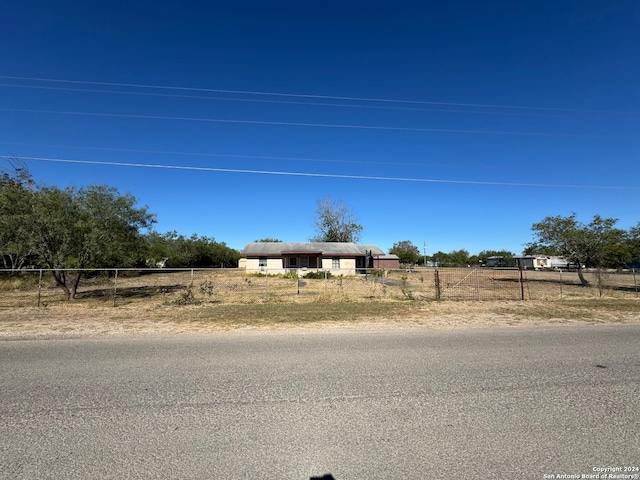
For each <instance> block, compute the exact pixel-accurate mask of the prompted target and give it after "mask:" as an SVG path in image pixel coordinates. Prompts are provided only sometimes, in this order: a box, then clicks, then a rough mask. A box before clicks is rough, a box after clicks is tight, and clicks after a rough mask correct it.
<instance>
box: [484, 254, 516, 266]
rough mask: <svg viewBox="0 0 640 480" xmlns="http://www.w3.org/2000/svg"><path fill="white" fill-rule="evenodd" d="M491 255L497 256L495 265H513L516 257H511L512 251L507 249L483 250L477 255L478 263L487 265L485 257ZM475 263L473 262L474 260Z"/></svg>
mask: <svg viewBox="0 0 640 480" xmlns="http://www.w3.org/2000/svg"><path fill="white" fill-rule="evenodd" d="M491 257H494V258H495V257H499V260H498V262H497V265H496V266H497V267H515V266H516V259H515V258H513V253H511V252H509V251H507V250H483V251H482V252H480V253H479V254H478V255H477V261H478V263H482V264H483V265H487V259H488V258H491ZM474 263H475V262H474Z"/></svg>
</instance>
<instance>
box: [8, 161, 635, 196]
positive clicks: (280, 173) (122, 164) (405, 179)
mask: <svg viewBox="0 0 640 480" xmlns="http://www.w3.org/2000/svg"><path fill="white" fill-rule="evenodd" d="M0 158H3V159H7V160H21V161H25V162H28V161H39V162H54V163H71V164H85V165H103V166H118V167H137V168H155V169H168V170H192V171H204V172H218V173H242V174H253V175H278V176H294V177H316V178H338V179H348V180H374V181H388V182H414V183H432V184H459V185H480V186H502V187H532V188H565V189H589V190H634V191H635V190H640V187H622V186H606V185H562V184H548V183H521V182H485V181H477V180H444V179H427V178H412V177H383V176H374V175H343V174H331V173H313V172H291V171H271V170H250V169H237V168H216V167H197V166H185V165H162V164H152V163H132V162H105V161H97V160H77V159H68V158H46V157H25V156H12V155H0Z"/></svg>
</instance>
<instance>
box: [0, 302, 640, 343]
mask: <svg viewBox="0 0 640 480" xmlns="http://www.w3.org/2000/svg"><path fill="white" fill-rule="evenodd" d="M283 308H286V307H283ZM347 310H348V309H347V308H345V311H347ZM339 311H340V309H338V312H339ZM284 312H285V310H282V315H280V316H278V314H277V311H276V312H275V313H274V312H269V314H268V316H265V317H264V318H260V317H259V316H254V317H253V318H247V317H251V316H250V315H240V316H239V318H241V319H239V318H238V317H235V318H231V319H229V318H223V317H222V316H221V315H220V312H219V311H218V310H215V309H211V308H207V307H202V306H197V305H193V306H183V307H180V308H178V307H164V308H160V309H158V308H154V309H141V308H140V307H131V308H127V307H121V308H109V307H101V308H86V307H84V306H82V305H69V306H64V307H56V308H53V309H52V308H24V307H23V308H16V309H3V310H0V340H11V339H37V338H73V337H87V336H89V337H105V336H116V335H176V334H205V333H220V332H234V333H242V332H256V331H264V332H269V331H283V330H287V331H290V332H321V331H341V330H344V331H363V332H365V331H387V330H398V329H437V330H451V329H470V328H471V329H486V328H494V327H511V328H522V327H541V326H542V327H552V326H555V325H598V324H629V323H640V302H637V301H636V302H625V303H620V302H614V303H608V302H602V301H600V302H592V303H587V304H585V303H583V302H579V303H578V302H557V303H549V302H507V301H505V302H428V303H416V304H411V305H410V306H408V307H407V306H403V307H401V308H400V307H399V308H398V309H397V310H396V309H394V310H388V311H387V313H384V312H383V313H381V314H380V315H377V314H371V313H364V314H362V315H355V316H354V315H351V316H350V318H341V317H340V315H334V316H333V317H331V316H329V315H327V316H324V317H323V316H319V317H318V318H313V319H303V320H300V319H292V317H291V316H290V315H289V316H287V315H284ZM293 317H295V315H293Z"/></svg>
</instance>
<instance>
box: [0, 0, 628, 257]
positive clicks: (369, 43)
mask: <svg viewBox="0 0 640 480" xmlns="http://www.w3.org/2000/svg"><path fill="white" fill-rule="evenodd" d="M639 25H640V5H638V3H637V2H636V1H626V0H622V1H616V2H602V1H588V0H587V1H540V2H529V3H523V2H512V1H508V2H507V1H494V2H491V1H489V2H455V1H453V2H415V3H414V2H393V3H392V2H348V1H347V2H335V1H326V2H278V1H276V2H190V1H185V2H157V1H156V2H146V1H134V2H120V1H110V2H93V1H87V2H67V1H60V2H49V1H25V2H12V3H11V4H8V5H4V6H3V13H2V15H1V16H0V59H1V60H2V62H1V67H0V155H14V156H16V157H19V158H20V157H21V158H27V160H25V162H26V164H27V165H28V167H29V169H30V170H31V172H32V173H33V175H34V176H35V178H36V180H38V181H39V182H42V183H44V184H48V185H58V186H60V187H64V186H67V185H76V186H83V185H88V184H108V185H111V186H114V187H116V188H118V190H119V191H120V192H122V193H124V192H131V193H132V194H134V195H135V196H136V197H137V198H138V199H139V202H140V205H148V206H149V208H150V210H151V211H152V212H154V213H155V214H156V215H157V219H158V223H157V224H156V229H157V230H158V231H160V232H165V231H169V230H176V231H178V232H179V233H182V234H185V235H190V234H192V233H197V234H198V235H206V236H210V237H214V238H215V239H216V240H218V241H221V242H226V243H227V244H228V245H229V246H231V247H233V248H237V249H242V248H243V247H244V245H245V244H246V243H247V242H250V241H253V240H256V239H258V238H264V237H272V238H279V239H281V240H284V241H306V240H308V239H309V237H311V236H312V235H313V234H314V224H313V220H314V214H315V210H316V201H317V200H319V199H322V198H324V197H327V196H329V197H331V198H332V199H334V200H340V201H343V202H345V203H347V204H348V205H349V206H350V207H351V208H352V210H353V212H354V213H355V215H356V217H357V219H358V221H359V223H361V224H362V225H363V227H364V232H363V236H362V242H363V243H375V244H377V245H379V246H380V247H381V248H383V249H385V250H388V249H389V248H391V246H392V245H393V244H394V243H395V242H398V241H401V240H411V241H412V242H413V243H414V244H416V245H417V246H419V247H420V249H421V250H422V249H423V247H424V245H425V244H426V249H427V253H428V254H432V253H434V252H435V251H439V250H440V251H445V252H449V251H452V250H457V249H462V248H464V249H467V250H468V251H469V252H470V253H472V254H474V253H478V252H480V251H481V250H488V249H492V250H501V249H506V250H511V251H512V252H514V253H520V252H521V251H522V249H523V245H524V244H526V243H527V242H529V241H531V240H532V234H531V225H532V224H533V223H535V222H538V221H540V220H542V219H543V218H544V217H546V216H549V215H569V214H571V213H572V212H576V213H577V214H578V217H579V218H580V219H581V220H583V221H589V220H590V219H591V218H592V217H593V215H595V214H600V215H603V216H605V217H614V218H618V219H619V222H618V226H619V227H621V228H629V227H631V226H634V225H636V224H637V223H638V221H639V220H640V206H639V205H640V202H639V201H638V200H639V194H640V182H639V181H638V180H639V175H638V174H639V173H640V166H639V163H638V151H639V147H640V140H639V136H638V133H639V132H640V129H639V127H640V121H639V120H640V88H639V86H640V53H639V52H640V28H639ZM34 158H39V159H47V160H32V159H34ZM116 163H117V164H121V165H115V164H116ZM134 164H135V165H137V166H132V165H134ZM3 166H5V167H6V166H7V164H6V163H4V164H3ZM159 167H166V168H159Z"/></svg>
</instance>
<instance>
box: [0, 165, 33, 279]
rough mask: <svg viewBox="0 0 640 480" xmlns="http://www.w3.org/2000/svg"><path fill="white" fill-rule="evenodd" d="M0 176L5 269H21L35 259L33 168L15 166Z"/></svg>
mask: <svg viewBox="0 0 640 480" xmlns="http://www.w3.org/2000/svg"><path fill="white" fill-rule="evenodd" d="M12 166H13V168H14V172H13V174H9V173H6V172H4V173H3V174H2V175H0V258H1V259H2V265H3V266H4V268H7V269H11V270H19V269H21V268H22V267H24V266H25V264H26V262H27V261H35V260H33V256H34V251H33V245H32V242H31V241H30V238H31V232H32V231H33V225H32V211H33V200H34V195H35V193H34V187H35V182H34V181H33V178H32V177H31V174H30V173H29V171H28V170H27V169H26V168H25V167H22V166H15V165H12Z"/></svg>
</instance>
